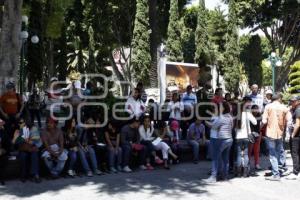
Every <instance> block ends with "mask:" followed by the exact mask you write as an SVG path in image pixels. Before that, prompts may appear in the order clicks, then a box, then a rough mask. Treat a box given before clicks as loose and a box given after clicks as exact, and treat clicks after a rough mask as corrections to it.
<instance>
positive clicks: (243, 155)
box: [236, 139, 249, 167]
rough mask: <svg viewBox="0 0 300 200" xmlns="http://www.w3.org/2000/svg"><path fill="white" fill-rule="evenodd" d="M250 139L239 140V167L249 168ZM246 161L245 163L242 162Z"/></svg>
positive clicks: (237, 146)
mask: <svg viewBox="0 0 300 200" xmlns="http://www.w3.org/2000/svg"><path fill="white" fill-rule="evenodd" d="M248 145H249V140H248V139H237V141H236V148H237V155H236V156H237V157H236V164H237V167H248V164H249V155H248ZM243 159H244V162H242V160H243Z"/></svg>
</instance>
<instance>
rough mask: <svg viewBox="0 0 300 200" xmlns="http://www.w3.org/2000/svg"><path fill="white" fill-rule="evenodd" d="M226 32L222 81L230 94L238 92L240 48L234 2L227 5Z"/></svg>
mask: <svg viewBox="0 0 300 200" xmlns="http://www.w3.org/2000/svg"><path fill="white" fill-rule="evenodd" d="M228 18H229V19H228V30H227V35H226V45H225V48H226V51H225V55H224V58H225V65H224V80H225V85H226V89H227V90H228V91H230V92H234V91H237V90H238V87H239V81H240V61H239V55H240V47H239V43H238V40H239V37H238V22H237V16H236V7H235V4H234V1H230V3H229V17H228Z"/></svg>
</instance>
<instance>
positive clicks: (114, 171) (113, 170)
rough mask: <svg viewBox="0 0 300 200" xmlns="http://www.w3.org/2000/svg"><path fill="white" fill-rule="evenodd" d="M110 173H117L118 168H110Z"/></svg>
mask: <svg viewBox="0 0 300 200" xmlns="http://www.w3.org/2000/svg"><path fill="white" fill-rule="evenodd" d="M110 171H111V172H112V173H117V172H118V171H117V170H116V168H114V167H111V168H110Z"/></svg>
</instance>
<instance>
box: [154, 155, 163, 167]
mask: <svg viewBox="0 0 300 200" xmlns="http://www.w3.org/2000/svg"><path fill="white" fill-rule="evenodd" d="M155 163H156V164H158V165H161V164H163V163H164V161H162V160H161V159H160V158H158V157H157V158H156V159H155Z"/></svg>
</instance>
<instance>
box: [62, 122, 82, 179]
mask: <svg viewBox="0 0 300 200" xmlns="http://www.w3.org/2000/svg"><path fill="white" fill-rule="evenodd" d="M78 132H79V128H78V125H77V121H76V118H75V117H73V118H72V119H71V120H69V121H67V123H66V132H65V147H66V149H67V150H68V157H69V160H70V163H69V168H68V175H69V176H71V177H74V176H76V172H75V165H76V162H77V159H78V157H77V154H78V149H79V138H78Z"/></svg>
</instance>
